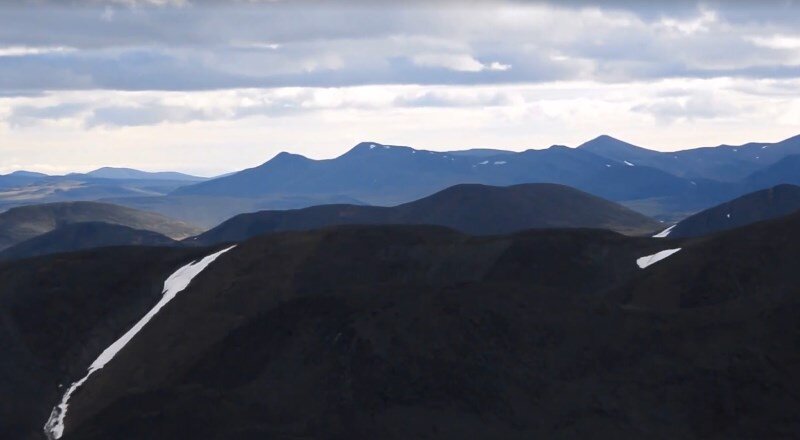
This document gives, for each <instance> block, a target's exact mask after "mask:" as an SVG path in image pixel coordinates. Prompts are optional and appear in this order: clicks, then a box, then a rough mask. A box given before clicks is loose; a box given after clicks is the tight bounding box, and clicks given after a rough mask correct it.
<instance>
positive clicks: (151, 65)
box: [0, 1, 800, 90]
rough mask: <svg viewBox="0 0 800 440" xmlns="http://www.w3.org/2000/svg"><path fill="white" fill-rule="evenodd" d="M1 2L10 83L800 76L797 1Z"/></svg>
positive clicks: (128, 85) (67, 86) (140, 86)
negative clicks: (793, 3)
mask: <svg viewBox="0 0 800 440" xmlns="http://www.w3.org/2000/svg"><path fill="white" fill-rule="evenodd" d="M0 8H2V11H0V55H2V54H3V53H4V52H3V51H4V50H5V53H7V54H13V55H14V56H5V57H4V56H0V88H3V89H27V90H54V89H58V90H88V89H98V88H99V89H108V90H209V89H221V88H229V89H237V88H245V87H287V86H298V87H304V86H308V87H316V86H352V85H368V84H437V85H446V84H475V85H481V84H512V83H537V82H547V81H553V80H556V79H558V80H596V81H605V82H619V81H636V80H646V79H662V78H681V77H684V78H709V77H742V78H781V77H786V76H788V75H793V74H796V70H797V68H798V67H800V54H798V49H797V41H800V31H798V29H797V28H796V26H795V24H796V22H797V20H800V11H798V9H800V8H797V7H792V6H791V5H790V6H786V5H785V4H782V3H770V5H769V6H768V7H767V6H762V7H760V8H757V7H755V6H752V5H751V4H749V3H745V2H737V3H733V2H730V3H719V2H717V3H715V2H708V3H705V4H704V5H703V6H697V4H695V3H693V2H688V1H687V2H677V3H675V4H669V5H668V4H658V5H650V6H647V5H645V4H641V3H636V2H625V1H618V2H610V3H604V4H603V5H600V4H599V3H597V4H593V3H589V2H567V3H565V4H560V5H556V4H548V3H525V2H486V3H483V2H476V3H474V4H470V5H466V6H464V5H460V4H458V3H454V2H453V3H447V2H445V3H441V4H437V6H435V7H423V5H422V4H421V3H414V2H412V3H410V4H407V5H402V6H401V5H394V4H391V3H386V4H382V5H381V6H380V7H367V6H365V5H363V4H361V3H359V2H350V3H344V4H337V5H331V4H327V3H316V2H300V3H296V2H261V3H252V2H239V3H234V4H229V3H222V2H197V1H195V2H191V3H189V2H166V1H164V2H161V1H159V2H134V1H123V2H116V3H115V2H88V3H87V4H86V5H84V6H83V7H73V8H67V7H64V6H59V5H58V4H57V3H55V2H52V3H50V2H43V3H37V4H34V5H32V6H28V7H18V8H10V7H2V6H0ZM792 19H794V21H793V20H792ZM354 24H357V25H354ZM30 29H47V30H48V32H30V31H29V30H30ZM2 48H5V49H2Z"/></svg>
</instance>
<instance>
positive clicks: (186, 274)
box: [44, 245, 236, 440]
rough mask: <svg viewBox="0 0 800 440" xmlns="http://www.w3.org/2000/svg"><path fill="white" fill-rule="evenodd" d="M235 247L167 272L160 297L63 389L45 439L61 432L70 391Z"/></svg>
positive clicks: (112, 356)
mask: <svg viewBox="0 0 800 440" xmlns="http://www.w3.org/2000/svg"><path fill="white" fill-rule="evenodd" d="M234 247H236V245H234V246H231V247H229V248H227V249H223V250H221V251H219V252H217V253H214V254H211V255H209V256H207V257H205V258H203V259H202V260H200V261H198V262H195V263H189V264H187V265H186V266H183V267H181V268H180V269H178V270H177V271H176V272H175V273H173V274H172V275H170V277H169V278H167V280H166V281H164V291H163V293H162V294H161V299H160V300H159V301H158V303H156V305H155V306H153V308H152V309H150V311H149V312H147V314H145V315H144V316H143V317H142V319H140V320H139V322H137V323H136V324H135V325H134V326H133V327H131V329H130V330H128V331H127V332H126V333H125V334H124V335H122V336H121V337H120V338H119V339H117V340H116V341H115V342H114V343H113V344H111V345H109V346H108V348H106V349H105V350H103V352H102V353H100V356H98V357H97V359H95V361H94V362H92V365H90V366H89V369H88V371H87V372H86V375H85V376H83V378H82V379H80V380H78V381H76V382H73V383H72V385H70V387H69V389H67V392H66V393H64V396H63V397H62V398H61V402H60V403H59V404H58V405H56V406H55V407H54V408H53V411H52V412H51V413H50V418H49V419H47V423H45V425H44V432H45V435H47V438H48V439H51V440H53V439H59V438H61V436H62V435H63V434H64V418H65V417H66V416H67V407H68V406H69V399H70V397H72V394H73V393H74V392H75V390H77V389H78V388H80V386H81V385H83V383H84V382H86V380H87V379H89V376H91V375H92V374H93V373H94V372H95V371H97V370H99V369H101V368H103V367H105V366H106V364H108V362H109V361H111V359H114V356H116V354H117V353H119V351H120V350H122V348H123V347H125V345H126V344H127V343H128V342H130V340H131V339H133V337H134V336H136V334H137V333H139V331H140V330H141V329H142V328H143V327H144V326H145V325H146V324H147V323H148V322H150V320H151V319H153V316H155V315H156V313H158V311H159V310H161V309H162V308H163V307H164V306H165V305H166V304H167V303H168V302H170V301H171V300H172V299H173V298H175V296H176V295H177V294H178V293H180V292H181V291H183V290H184V289H185V288H186V287H187V286H188V285H189V283H190V282H191V281H192V279H194V277H196V276H197V275H198V274H199V273H200V272H202V271H203V269H205V268H206V267H208V265H209V264H211V263H213V262H214V260H216V259H217V257H219V256H220V255H222V254H224V253H225V252H228V251H229V250H231V249H233V248H234Z"/></svg>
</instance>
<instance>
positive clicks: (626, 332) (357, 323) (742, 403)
mask: <svg viewBox="0 0 800 440" xmlns="http://www.w3.org/2000/svg"><path fill="white" fill-rule="evenodd" d="M799 242H800V215H792V216H788V217H783V218H779V219H775V220H771V221H768V222H761V223H756V224H753V225H750V226H746V227H744V228H739V229H735V230H731V231H727V232H724V233H722V234H717V235H714V236H711V237H704V238H699V239H681V240H675V239H669V238H668V239H652V238H635V237H625V236H622V235H618V234H616V233H613V232H607V231H598V230H582V229H575V230H532V231H525V232H520V233H516V234H513V235H500V236H488V237H471V236H467V235H462V234H460V233H457V232H454V231H452V230H448V229H445V228H441V227H433V226H343V227H336V228H329V229H323V230H315V231H307V232H286V233H276V234H270V235H266V236H262V237H256V238H253V239H251V240H248V241H246V242H244V243H242V244H240V245H239V246H238V247H236V248H234V249H233V250H231V251H230V252H228V253H226V254H223V255H222V256H221V257H220V258H219V259H218V260H217V261H215V262H214V263H212V264H211V265H210V266H209V267H208V268H207V269H205V271H203V272H201V273H200V274H199V275H198V276H197V278H195V279H194V281H192V283H191V284H190V285H189V287H188V288H187V289H186V290H185V291H183V292H181V293H180V294H179V295H178V296H177V297H176V298H175V299H174V300H173V301H172V302H170V303H169V304H168V305H167V306H166V307H164V309H163V310H161V312H159V314H157V315H156V316H155V317H154V318H153V320H152V321H151V322H150V323H149V324H148V325H147V326H146V327H144V328H143V329H142V331H141V332H140V333H139V334H138V335H137V336H136V337H135V338H134V339H132V340H131V342H130V343H129V344H128V345H127V346H125V348H124V349H123V350H122V351H121V352H120V353H119V354H118V355H117V357H116V358H114V359H113V360H112V361H111V362H110V363H109V364H108V365H106V366H105V368H104V369H102V370H100V371H99V372H98V373H96V374H95V375H94V376H92V377H91V378H90V379H89V381H88V382H86V383H85V384H84V385H83V387H82V388H80V389H79V390H78V392H77V393H76V394H74V395H73V396H72V400H71V401H70V406H69V413H68V415H67V418H66V431H65V435H64V437H63V438H64V439H67V440H71V439H107V438H115V439H141V438H149V439H172V438H204V439H214V438H218V439H227V438H243V437H245V438H246V437H254V438H375V437H381V438H422V437H427V438H464V437H471V438H501V437H502V438H532V437H544V438H575V437H583V438H585V437H595V438H643V437H644V438H653V437H655V438H732V437H741V438H789V437H793V436H795V435H796V434H797V433H798V432H800V422H799V421H798V420H797V418H796V417H795V414H796V412H797V411H798V409H800V401H799V400H798V398H797V396H798V395H800V381H798V380H797V379H796V375H795V374H794V373H793V372H794V370H795V368H796V367H797V366H798V365H799V364H800V355H799V354H798V353H800V350H798V348H800V347H799V346H798V341H800V325H798V322H800V320H798V319H797V318H798V313H800V297H798V296H797V295H798V293H799V292H798V288H797V286H798V283H799V282H800V278H798V277H800V274H798V272H797V270H796V268H795V267H794V266H795V262H796V261H797V260H798V258H800V247H799V246H798V245H797V244H798V243H799ZM671 248H682V249H681V250H680V251H679V252H677V253H676V254H674V255H672V256H670V257H668V258H666V259H665V260H663V261H660V262H658V263H656V264H654V265H652V266H650V267H647V268H646V269H640V268H639V267H638V266H637V263H636V262H637V259H639V258H640V257H643V256H647V255H651V254H655V253H656V252H659V251H662V250H665V249H671ZM214 250H216V249H201V248H193V249H172V250H164V249H150V248H116V249H103V250H97V251H89V252H81V253H74V254H61V255H58V256H52V257H45V258H37V259H31V260H23V261H20V262H16V263H12V264H6V265H0V301H2V308H0V313H2V314H3V315H2V316H3V320H2V321H0V322H3V323H4V324H3V327H2V332H3V333H2V334H0V341H4V342H3V343H4V344H5V345H6V346H7V347H8V348H7V349H5V350H4V352H5V353H11V355H8V356H4V359H3V368H4V370H3V375H2V377H3V378H5V379H6V380H8V379H9V378H15V379H14V380H13V381H11V382H7V383H5V384H4V385H3V387H5V390H11V391H4V392H3V394H4V395H12V396H19V397H18V399H16V400H14V403H13V404H12V403H11V402H10V400H8V399H6V400H4V404H5V405H6V406H5V408H4V412H3V414H4V419H3V420H4V421H5V420H13V421H14V422H13V423H2V424H0V426H4V427H7V426H12V427H13V428H14V429H15V431H9V432H14V433H18V434H20V435H18V436H17V438H19V437H21V436H22V434H21V433H27V434H28V435H29V438H38V437H37V434H38V435H41V434H40V433H41V427H42V425H43V424H44V421H45V420H46V419H47V415H48V414H49V411H50V409H51V408H52V407H53V405H54V404H55V403H56V402H57V401H58V399H59V397H60V395H59V392H58V390H57V389H56V387H55V384H56V383H69V382H71V381H73V380H77V378H79V377H81V376H82V375H83V373H84V371H85V368H86V367H87V366H88V365H89V364H90V363H91V362H92V360H93V359H94V357H96V356H97V355H98V353H99V352H100V351H101V350H102V349H103V348H104V347H105V346H106V345H108V344H109V343H110V341H112V340H113V339H114V338H115V337H118V336H119V335H120V334H121V333H122V332H124V331H125V329H127V328H128V327H129V326H130V325H131V322H132V321H133V320H135V319H136V318H135V317H137V316H141V314H143V312H144V310H146V309H147V305H148V304H150V305H152V304H153V303H154V302H155V301H156V299H157V297H158V291H159V288H160V285H161V283H163V281H164V279H165V278H166V277H167V276H168V275H169V273H170V271H174V270H175V269H177V268H178V267H179V266H181V265H182V264H185V263H186V262H188V261H191V260H193V259H196V258H197V257H198V256H201V255H208V254H210V253H212V252H213V251H214ZM43 274H46V276H42V275H43ZM78 315H80V317H78ZM61 392H63V389H62V390H61ZM23 405H24V407H25V408H28V410H29V412H26V414H30V417H23V418H19V417H16V416H17V414H18V412H15V409H18V408H21V407H23ZM9 414H10V415H9ZM6 429H8V428H6ZM23 438H24V437H23Z"/></svg>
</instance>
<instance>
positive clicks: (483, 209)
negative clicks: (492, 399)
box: [191, 183, 661, 245]
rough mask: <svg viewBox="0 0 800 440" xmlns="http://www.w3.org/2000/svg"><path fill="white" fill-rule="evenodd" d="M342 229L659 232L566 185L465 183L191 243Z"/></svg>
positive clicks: (238, 221)
mask: <svg viewBox="0 0 800 440" xmlns="http://www.w3.org/2000/svg"><path fill="white" fill-rule="evenodd" d="M342 224H362V225H367V224H429V225H440V226H447V227H450V228H453V229H456V230H459V231H462V232H466V233H470V234H481V235H484V234H502V233H509V232H515V231H520V230H523V229H530V228H598V229H610V230H615V231H619V232H623V233H630V234H637V233H638V234H642V233H647V232H651V231H655V230H657V229H659V228H660V227H661V224H660V223H658V222H656V221H654V220H652V219H650V218H647V217H645V216H643V215H641V214H639V213H637V212H634V211H631V210H630V209H627V208H625V207H623V206H620V205H618V204H616V203H613V202H609V201H606V200H603V199H601V198H599V197H596V196H592V195H590V194H587V193H584V192H582V191H578V190H576V189H573V188H570V187H566V186H562V185H554V184H535V183H532V184H522V185H514V186H509V187H494V186H486V185H477V184H463V185H456V186H453V187H450V188H448V189H445V190H443V191H440V192H438V193H436V194H434V195H431V196H428V197H425V198H423V199H420V200H417V201H414V202H410V203H406V204H402V205H399V206H396V207H377V206H357V205H322V206H314V207H309V208H304V209H297V210H288V211H261V212H256V213H252V214H241V215H238V216H236V217H234V218H232V219H230V220H228V221H225V222H223V223H222V224H221V225H219V226H217V227H215V228H213V229H211V230H209V231H207V232H205V233H203V234H201V235H199V236H197V237H194V238H192V239H191V242H193V243H197V244H204V245H210V244H215V243H222V242H228V241H241V240H244V239H247V238H250V237H253V236H256V235H261V234H265V233H268V232H277V231H291V230H308V229H316V228H321V227H326V226H333V225H342Z"/></svg>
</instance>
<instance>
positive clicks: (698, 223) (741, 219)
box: [669, 185, 800, 237]
mask: <svg viewBox="0 0 800 440" xmlns="http://www.w3.org/2000/svg"><path fill="white" fill-rule="evenodd" d="M797 210H800V187H797V186H794V185H778V186H775V187H773V188H769V189H765V190H761V191H757V192H754V193H750V194H747V195H744V196H742V197H739V198H737V199H734V200H731V201H729V202H725V203H723V204H721V205H718V206H715V207H713V208H709V209H706V210H705V211H702V212H699V213H697V214H695V215H692V216H690V217H688V218H686V219H684V220H682V221H680V222H679V223H678V224H677V225H675V227H674V228H673V229H672V230H671V231H670V233H669V236H670V237H697V236H701V235H708V234H713V233H716V232H720V231H724V230H727V229H733V228H738V227H741V226H745V225H748V224H751V223H755V222H759V221H762V220H768V219H772V218H776V217H781V216H784V215H788V214H790V213H792V212H795V211H797Z"/></svg>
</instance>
